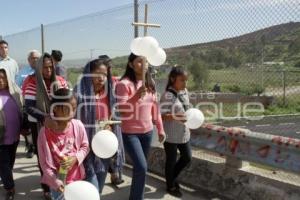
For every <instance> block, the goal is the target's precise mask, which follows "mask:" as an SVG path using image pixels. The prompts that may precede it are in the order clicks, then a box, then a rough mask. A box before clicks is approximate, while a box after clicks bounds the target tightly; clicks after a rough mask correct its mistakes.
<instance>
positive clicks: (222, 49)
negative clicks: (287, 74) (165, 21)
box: [166, 22, 300, 69]
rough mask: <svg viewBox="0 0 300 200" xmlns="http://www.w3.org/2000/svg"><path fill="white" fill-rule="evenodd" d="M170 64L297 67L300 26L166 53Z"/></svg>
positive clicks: (288, 25)
mask: <svg viewBox="0 0 300 200" xmlns="http://www.w3.org/2000/svg"><path fill="white" fill-rule="evenodd" d="M166 52H167V55H168V61H169V63H170V64H175V63H176V64H187V63H189V62H191V61H195V60H196V61H199V62H201V63H206V64H208V65H209V68H213V69H219V68H226V67H240V66H243V65H245V64H247V63H248V64H249V63H252V64H254V65H255V64H261V63H262V62H284V63H285V66H289V67H294V66H296V67H300V22H290V23H286V24H280V25H276V26H272V27H268V28H265V29H262V30H258V31H255V32H252V33H248V34H245V35H241V36H238V37H234V38H229V39H224V40H220V41H214V42H209V43H202V44H193V45H188V46H180V47H174V48H169V49H166Z"/></svg>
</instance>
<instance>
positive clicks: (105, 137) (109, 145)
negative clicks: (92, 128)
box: [92, 130, 119, 158]
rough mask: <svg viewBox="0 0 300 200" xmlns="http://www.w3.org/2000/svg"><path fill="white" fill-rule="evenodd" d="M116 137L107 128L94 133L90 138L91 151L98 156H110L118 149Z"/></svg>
mask: <svg viewBox="0 0 300 200" xmlns="http://www.w3.org/2000/svg"><path fill="white" fill-rule="evenodd" d="M118 145H119V144H118V139H117V137H116V135H115V134H114V133H113V132H111V131H109V130H102V131H99V132H98V133H96V135H95V136H94V137H93V140H92V149H93V152H94V153H95V154H96V155H97V156H98V157H100V158H110V157H112V156H113V155H114V154H115V153H116V152H117V150H118Z"/></svg>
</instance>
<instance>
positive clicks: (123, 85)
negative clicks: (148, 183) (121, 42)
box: [116, 54, 165, 200]
mask: <svg viewBox="0 0 300 200" xmlns="http://www.w3.org/2000/svg"><path fill="white" fill-rule="evenodd" d="M145 64H146V66H145ZM143 70H145V71H146V70H147V63H146V62H144V60H143V57H141V56H136V55H134V54H130V55H129V57H128V63H127V67H126V71H125V74H124V75H123V77H122V78H121V81H120V82H119V83H118V84H117V85H116V95H117V100H118V104H117V107H118V109H119V112H120V114H121V121H122V125H121V127H122V135H123V142H124V147H125V150H126V151H127V153H128V155H129V156H130V158H131V160H132V162H133V176H132V184H131V189H130V196H129V199H130V200H141V199H144V187H145V179H146V172H147V156H148V153H149V150H150V146H151V140H152V134H153V122H154V123H155V124H156V127H157V129H158V136H159V140H160V142H162V141H163V140H164V138H165V133H164V129H163V126H162V120H161V116H160V111H159V106H158V102H157V100H156V93H155V85H154V81H153V80H152V79H151V77H150V74H149V71H146V74H145V71H143ZM143 80H145V82H144V81H143ZM143 83H145V84H143Z"/></svg>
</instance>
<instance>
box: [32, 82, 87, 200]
mask: <svg viewBox="0 0 300 200" xmlns="http://www.w3.org/2000/svg"><path fill="white" fill-rule="evenodd" d="M76 106H77V105H76V99H75V97H74V96H73V95H72V92H71V91H70V90H69V89H66V88H61V89H58V90H57V91H55V92H54V95H53V98H52V101H51V108H50V109H51V111H50V113H51V115H52V116H51V118H52V120H53V121H54V122H55V123H56V125H57V126H56V129H55V130H53V129H49V128H45V127H42V129H41V130H40V133H39V136H38V152H39V154H38V155H39V162H40V165H41V168H42V170H43V176H42V180H41V182H42V183H45V184H47V185H49V186H50V190H51V196H52V198H53V199H55V200H56V199H57V200H62V199H64V197H63V191H64V185H65V184H69V183H71V182H74V181H78V180H82V179H84V178H85V170H84V167H83V164H82V163H83V160H84V159H85V157H86V155H87V154H88V152H89V143H88V138H87V135H86V131H85V128H84V125H83V124H82V122H81V121H79V120H76V119H73V117H74V113H75V110H76Z"/></svg>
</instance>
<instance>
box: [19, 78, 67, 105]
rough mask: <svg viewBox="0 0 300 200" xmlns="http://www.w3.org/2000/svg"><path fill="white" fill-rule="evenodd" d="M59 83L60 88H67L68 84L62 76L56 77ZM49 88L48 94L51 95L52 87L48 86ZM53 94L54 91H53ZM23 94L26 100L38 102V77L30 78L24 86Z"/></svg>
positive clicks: (25, 81)
mask: <svg viewBox="0 0 300 200" xmlns="http://www.w3.org/2000/svg"><path fill="white" fill-rule="evenodd" d="M56 79H57V82H58V85H59V87H62V88H67V82H66V81H65V79H64V78H63V77H61V76H56ZM46 86H47V93H48V94H50V92H51V91H50V90H51V85H50V84H46ZM52 92H53V91H52ZM22 94H23V96H24V99H25V100H26V99H30V100H36V77H35V75H34V74H33V75H30V76H28V77H27V78H26V79H25V80H24V83H23V85H22Z"/></svg>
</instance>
